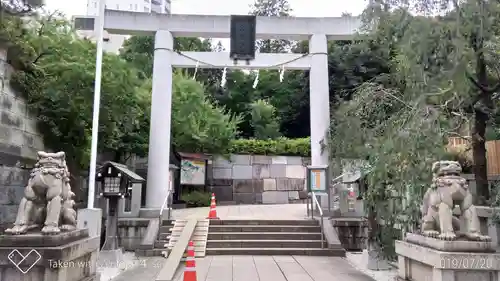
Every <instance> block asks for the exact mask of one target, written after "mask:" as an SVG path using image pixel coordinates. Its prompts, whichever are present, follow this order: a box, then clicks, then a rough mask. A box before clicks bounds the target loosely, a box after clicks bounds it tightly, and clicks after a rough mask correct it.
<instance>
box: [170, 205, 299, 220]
mask: <svg viewBox="0 0 500 281" xmlns="http://www.w3.org/2000/svg"><path fill="white" fill-rule="evenodd" d="M209 209H210V208H209V207H203V208H189V209H177V210H173V212H172V217H173V219H188V218H197V219H205V218H206V217H207V215H208V211H209ZM216 210H217V215H218V217H219V218H221V219H223V220H224V219H225V220H231V219H233V220H237V219H249V220H252V219H255V220H259V219H268V220H303V219H307V215H306V212H307V209H306V204H282V205H233V206H217V209H216Z"/></svg>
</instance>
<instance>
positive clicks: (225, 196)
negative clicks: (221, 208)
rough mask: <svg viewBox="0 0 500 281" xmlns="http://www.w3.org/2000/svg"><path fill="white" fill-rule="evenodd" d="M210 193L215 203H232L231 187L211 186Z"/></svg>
mask: <svg viewBox="0 0 500 281" xmlns="http://www.w3.org/2000/svg"><path fill="white" fill-rule="evenodd" d="M212 192H213V193H215V196H216V198H217V201H233V187H232V186H212Z"/></svg>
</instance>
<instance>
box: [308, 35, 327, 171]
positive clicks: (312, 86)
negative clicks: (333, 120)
mask: <svg viewBox="0 0 500 281" xmlns="http://www.w3.org/2000/svg"><path fill="white" fill-rule="evenodd" d="M309 53H312V54H316V55H314V56H313V57H312V58H311V71H310V74H309V76H310V77H309V106H310V111H311V113H310V118H311V164H312V165H313V166H318V165H328V147H327V146H326V144H327V141H328V138H327V135H326V133H327V131H328V128H329V126H330V94H329V92H330V91H329V84H328V40H327V38H326V35H324V34H314V35H312V36H311V39H310V40H309Z"/></svg>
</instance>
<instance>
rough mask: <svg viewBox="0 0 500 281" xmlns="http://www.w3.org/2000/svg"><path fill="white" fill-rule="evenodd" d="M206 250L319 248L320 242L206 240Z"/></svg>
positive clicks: (325, 244)
mask: <svg viewBox="0 0 500 281" xmlns="http://www.w3.org/2000/svg"><path fill="white" fill-rule="evenodd" d="M323 245H324V246H325V247H327V243H323ZM208 248H321V240H208V242H207V249H208Z"/></svg>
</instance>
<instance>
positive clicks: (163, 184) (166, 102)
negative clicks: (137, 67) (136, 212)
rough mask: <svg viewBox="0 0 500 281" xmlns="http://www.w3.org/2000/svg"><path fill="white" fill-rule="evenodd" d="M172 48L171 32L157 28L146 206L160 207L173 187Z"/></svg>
mask: <svg viewBox="0 0 500 281" xmlns="http://www.w3.org/2000/svg"><path fill="white" fill-rule="evenodd" d="M173 48H174V38H173V36H172V33H171V32H169V31H166V30H159V31H157V32H156V34H155V51H154V59H153V87H152V94H151V124H150V129H149V154H148V181H147V192H146V207H147V208H161V206H162V204H163V201H164V199H165V197H166V196H167V192H168V187H169V186H170V185H169V184H168V182H169V178H168V177H169V176H170V175H169V172H168V171H169V170H170V133H171V119H172V118H171V117H172V116H171V115H172V114H171V112H172V51H171V50H173Z"/></svg>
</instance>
